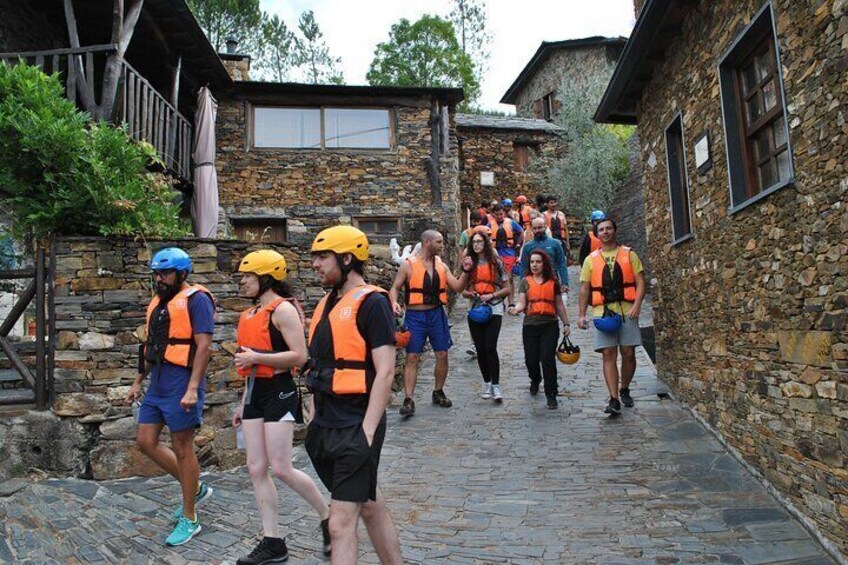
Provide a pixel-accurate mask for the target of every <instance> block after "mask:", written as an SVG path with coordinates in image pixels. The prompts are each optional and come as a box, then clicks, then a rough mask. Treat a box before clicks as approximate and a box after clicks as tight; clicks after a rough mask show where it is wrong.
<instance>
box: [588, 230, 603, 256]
mask: <svg viewBox="0 0 848 565" xmlns="http://www.w3.org/2000/svg"><path fill="white" fill-rule="evenodd" d="M602 246H603V243H601V240H600V239H598V236H596V235H595V232H593V231H592V230H589V253H591V252H592V251H597V250H598V249H600V248H601V247H602Z"/></svg>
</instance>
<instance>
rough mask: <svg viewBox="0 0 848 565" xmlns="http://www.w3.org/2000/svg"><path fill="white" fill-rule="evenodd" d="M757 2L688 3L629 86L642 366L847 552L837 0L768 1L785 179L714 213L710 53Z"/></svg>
mask: <svg viewBox="0 0 848 565" xmlns="http://www.w3.org/2000/svg"><path fill="white" fill-rule="evenodd" d="M762 4H763V2H761V1H760V0H732V1H731V0H721V1H716V2H700V3H698V4H697V5H692V6H693V8H692V9H691V10H690V11H689V13H688V15H687V16H686V19H685V20H684V22H683V24H682V26H681V27H680V36H679V37H678V38H677V39H675V41H674V42H673V43H672V44H671V45H669V46H668V47H667V48H666V49H665V50H664V52H665V54H666V58H665V59H664V60H663V62H662V64H656V65H654V66H653V70H654V75H653V77H652V79H651V80H650V82H649V83H648V84H647V86H646V88H645V90H644V91H643V94H642V100H641V115H640V125H639V131H640V137H641V145H642V148H641V153H642V162H643V164H644V175H643V181H644V182H643V184H644V191H645V192H644V199H645V209H646V216H647V217H646V224H647V235H648V242H649V257H650V259H651V263H652V265H653V269H654V276H655V278H656V279H657V281H658V282H657V285H656V287H655V292H654V319H655V325H656V328H657V350H658V370H659V374H660V376H661V377H662V378H664V379H665V380H667V381H668V382H669V383H670V384H671V385H672V386H673V388H674V390H675V391H676V392H677V394H678V395H679V396H680V398H682V399H683V400H685V401H686V402H688V403H690V404H691V405H692V406H693V407H694V409H695V410H696V411H697V412H698V413H700V414H701V415H702V416H703V417H704V418H705V419H706V420H707V421H708V422H709V423H710V424H711V425H712V426H714V427H715V428H716V429H717V430H718V431H719V432H720V433H721V434H722V435H723V436H724V437H725V438H726V439H727V441H728V442H729V443H730V444H731V445H732V446H733V447H734V448H736V449H737V450H738V451H739V452H740V453H741V454H742V456H743V457H744V458H745V459H746V460H747V461H748V462H749V463H751V464H752V465H753V466H754V467H756V468H757V469H758V470H759V471H760V472H762V474H763V475H764V476H765V477H766V478H767V479H768V480H769V481H771V483H772V484H773V485H774V486H775V487H777V488H778V489H779V490H780V492H781V493H783V495H784V496H785V497H786V498H788V499H789V500H790V501H791V502H792V503H793V504H794V505H795V506H796V507H797V508H798V509H800V510H801V511H802V512H803V513H805V514H806V515H807V516H808V517H809V518H810V519H811V520H813V521H814V522H815V524H816V525H817V526H818V527H819V528H820V529H821V531H822V532H824V534H825V535H826V536H828V537H829V538H830V539H831V540H833V542H834V543H835V544H837V545H838V547H839V548H840V549H841V551H842V552H843V553H848V535H846V532H848V471H846V462H848V333H846V320H848V311H846V308H848V277H846V273H848V236H846V234H848V170H846V166H845V163H846V162H848V143H846V141H848V138H846V135H848V125H846V120H845V107H846V102H848V82H846V80H845V77H846V75H845V72H846V68H848V55H846V51H845V46H846V45H848V10H846V9H847V8H848V4H846V3H845V2H841V1H839V2H818V1H817V2H797V1H795V0H774V1H773V2H772V5H773V7H774V13H775V15H776V19H777V21H776V28H777V34H778V37H777V39H778V43H779V46H780V53H781V66H782V69H783V76H784V86H785V93H786V103H787V109H788V122H789V124H790V139H791V143H792V148H793V153H794V167H795V184H794V186H788V187H786V188H784V189H782V190H780V191H778V192H776V193H773V194H771V195H769V196H767V197H766V198H764V199H762V200H760V201H759V202H756V203H755V204H753V205H750V206H748V207H746V208H744V209H741V210H739V211H737V212H735V213H734V214H732V215H730V214H729V213H728V209H729V207H730V202H729V180H728V169H727V162H726V156H725V139H724V129H723V120H722V109H721V102H720V99H719V84H718V76H717V61H718V60H719V59H720V57H721V56H722V54H723V52H724V51H725V50H726V49H727V48H728V47H729V46H730V45H731V44H732V42H733V41H734V40H735V39H736V38H737V37H738V35H739V34H740V32H741V31H742V29H743V27H744V26H745V24H746V23H747V22H750V21H751V20H752V18H753V16H754V14H755V13H756V12H757V11H758V10H759V9H760V7H761V6H762ZM678 111H681V112H682V116H683V128H684V142H685V148H686V156H687V162H686V166H687V169H688V171H689V183H690V187H689V188H690V194H691V207H692V216H693V218H692V220H693V232H694V239H691V240H689V241H685V242H683V243H681V244H679V245H676V246H671V244H670V243H669V242H670V241H671V240H672V227H671V225H672V224H671V217H670V212H669V209H670V203H669V192H668V184H667V172H666V171H667V169H666V163H665V149H664V140H663V128H664V127H665V125H666V124H668V123H669V122H670V121H671V119H672V118H673V116H674V115H675V114H676V113H677V112H678ZM703 131H709V132H710V136H711V142H710V143H711V145H710V152H711V156H712V159H713V163H714V164H713V167H712V168H711V169H710V170H709V171H707V172H706V173H705V174H700V173H698V172H697V171H696V169H695V165H694V148H693V142H694V139H695V137H696V136H697V135H699V134H700V133H701V132H703Z"/></svg>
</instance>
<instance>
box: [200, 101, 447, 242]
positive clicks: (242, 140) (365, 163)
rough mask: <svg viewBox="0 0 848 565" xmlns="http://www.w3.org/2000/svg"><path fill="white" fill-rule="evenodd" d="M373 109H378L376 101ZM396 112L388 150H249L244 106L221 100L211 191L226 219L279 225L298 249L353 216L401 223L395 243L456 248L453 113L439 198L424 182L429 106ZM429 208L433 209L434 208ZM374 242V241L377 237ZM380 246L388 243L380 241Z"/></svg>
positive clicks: (430, 141)
mask: <svg viewBox="0 0 848 565" xmlns="http://www.w3.org/2000/svg"><path fill="white" fill-rule="evenodd" d="M375 103H378V102H375ZM409 104H410V105H408V106H403V105H396V106H394V107H393V113H394V114H395V118H394V123H395V131H394V139H395V147H394V148H393V149H391V150H386V151H378V150H359V151H357V150H285V149H280V150H269V149H262V150H254V149H249V148H248V146H249V140H248V131H247V128H248V126H247V122H246V114H247V112H249V109H250V104H249V103H247V102H245V101H243V100H233V99H224V100H222V101H221V103H220V105H219V107H218V120H217V135H218V143H217V146H218V187H219V195H220V205H221V207H222V210H223V212H224V215H225V217H227V218H231V219H235V218H239V217H254V216H257V215H258V216H267V217H276V218H285V219H286V222H287V225H288V234H289V236H288V237H289V241H290V242H293V243H296V244H304V243H307V242H309V241H311V239H312V237H313V236H314V234H315V233H317V231H318V230H320V229H321V228H324V227H326V226H329V225H334V224H336V223H338V222H340V221H341V222H343V223H351V220H352V218H353V217H355V216H360V217H368V216H372V217H392V218H401V233H400V236H401V237H400V239H401V240H402V241H401V242H402V243H412V242H414V241H417V240H418V239H419V237H420V235H421V232H422V231H424V230H425V229H429V228H435V229H440V230H441V231H442V232H443V233H444V235H445V238H446V240H447V241H448V242H449V243H450V242H453V241H455V239H454V238H455V237H456V231H457V229H458V221H459V218H458V194H459V181H458V177H457V175H458V159H457V141H456V131H455V128H454V123H453V112H451V116H450V127H449V148H450V151H449V152H447V153H443V154H441V156H440V157H439V160H438V162H437V163H436V168H435V170H436V171H437V178H438V179H439V183H440V185H441V186H440V189H441V194H440V195H439V196H438V198H437V197H436V196H434V192H433V189H432V188H431V180H430V178H429V177H428V169H427V167H428V162H429V161H430V159H431V155H432V144H433V139H432V136H431V129H430V120H431V118H434V119H437V116H433V115H432V113H431V103H430V101H429V100H425V99H421V100H410V101H409ZM434 202H435V204H434ZM377 240H379V238H377ZM382 242H383V243H387V241H382Z"/></svg>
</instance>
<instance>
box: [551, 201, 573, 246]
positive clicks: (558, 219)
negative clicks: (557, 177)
mask: <svg viewBox="0 0 848 565" xmlns="http://www.w3.org/2000/svg"><path fill="white" fill-rule="evenodd" d="M558 202H559V201H558V200H557V197H556V196H555V195H553V194H551V195H549V196H548V209H547V210H545V223H546V224H547V226H548V229H550V230H551V235H552V236H553V238H554V239H558V240H559V241H560V242H561V243H562V247H563V249H564V250H565V254H566V256H569V257H570V256H571V243H569V241H568V223H567V222H566V221H565V214H563V213H562V212H560V211H559V210H557V204H558Z"/></svg>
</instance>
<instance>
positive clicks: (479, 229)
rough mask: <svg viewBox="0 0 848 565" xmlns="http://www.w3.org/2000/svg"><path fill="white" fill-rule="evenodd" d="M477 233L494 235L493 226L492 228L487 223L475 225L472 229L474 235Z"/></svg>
mask: <svg viewBox="0 0 848 565" xmlns="http://www.w3.org/2000/svg"><path fill="white" fill-rule="evenodd" d="M475 233H482V234H483V235H487V236H489V237H492V228H490V227H489V226H487V225H486V224H480V225H479V226H475V227H474V229H473V230H471V235H472V236H473V235H474V234H475Z"/></svg>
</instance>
